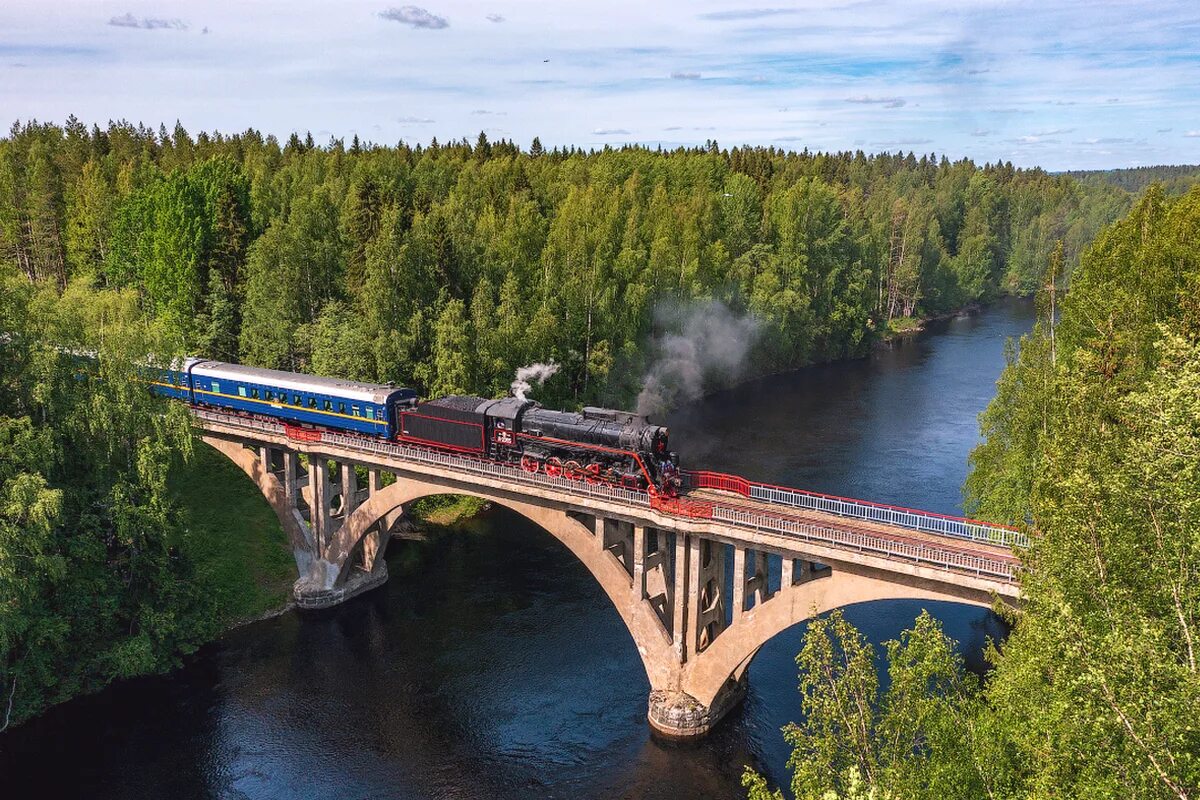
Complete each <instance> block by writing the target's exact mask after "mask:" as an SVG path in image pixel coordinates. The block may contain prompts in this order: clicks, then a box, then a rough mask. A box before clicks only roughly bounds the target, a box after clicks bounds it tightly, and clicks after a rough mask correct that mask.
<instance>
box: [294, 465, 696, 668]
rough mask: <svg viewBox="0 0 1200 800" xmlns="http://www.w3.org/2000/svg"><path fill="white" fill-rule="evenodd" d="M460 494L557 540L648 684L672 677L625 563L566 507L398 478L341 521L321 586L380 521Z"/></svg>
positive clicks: (662, 636) (340, 574) (342, 570)
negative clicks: (590, 582)
mask: <svg viewBox="0 0 1200 800" xmlns="http://www.w3.org/2000/svg"><path fill="white" fill-rule="evenodd" d="M443 494H460V495H468V496H471V497H478V498H480V499H482V500H487V501H488V502H491V503H496V504H497V505H501V506H504V507H505V508H507V509H509V510H510V511H513V512H514V513H517V514H520V515H521V516H523V517H525V518H526V519H528V520H530V521H531V522H533V523H534V524H535V525H537V526H538V527H540V528H542V529H543V530H545V531H546V532H548V533H549V534H550V535H551V536H553V537H554V538H555V539H556V540H558V541H559V542H560V543H561V544H562V545H563V546H564V547H566V548H567V549H568V550H569V551H570V552H571V553H572V554H573V555H574V556H575V558H577V559H578V560H579V561H580V562H581V563H582V564H583V565H584V567H585V568H587V570H588V572H590V573H591V575H592V577H593V578H595V580H596V582H597V583H599V584H600V587H601V588H602V589H603V590H604V593H605V594H606V595H607V596H608V599H609V600H610V601H611V602H612V604H613V607H614V608H616V610H617V613H618V614H620V616H621V619H622V621H623V622H624V623H625V627H626V629H627V630H628V631H629V634H630V636H631V637H632V638H633V642H634V646H635V647H636V648H637V651H638V655H639V656H640V657H641V660H642V665H643V667H644V668H645V670H646V677H647V678H648V679H649V681H650V684H651V686H662V685H665V684H666V683H667V682H668V681H669V680H670V679H671V676H672V669H671V667H672V664H673V661H672V649H671V639H670V637H669V636H667V634H666V633H665V632H664V631H663V629H662V627H661V625H660V624H659V621H658V618H657V617H656V616H655V613H654V611H653V610H652V609H651V608H650V607H649V605H648V604H646V603H645V602H644V601H642V600H641V599H640V598H638V597H637V596H636V595H635V593H634V591H633V582H632V578H631V577H630V574H629V573H628V572H627V571H626V570H625V567H624V566H623V565H622V564H621V563H620V562H619V561H618V560H617V559H616V558H614V557H613V555H612V554H611V553H610V552H608V551H607V550H606V549H605V548H604V547H603V542H602V541H599V540H598V538H597V533H596V530H595V529H589V528H588V526H587V525H585V524H583V523H582V522H580V521H579V520H578V519H577V518H575V517H574V516H572V515H570V514H568V513H567V512H566V511H565V510H563V509H559V508H554V507H549V506H545V505H540V504H534V503H527V502H523V501H521V500H518V499H515V498H513V497H509V496H504V495H500V494H498V493H491V492H484V491H478V490H475V489H471V488H469V487H448V486H446V485H445V484H443V483H440V482H432V481H425V480H421V479H418V478H410V477H405V476H397V480H396V482H395V483H393V484H391V485H390V486H387V487H384V488H383V489H380V490H379V491H376V492H375V493H374V494H372V495H371V496H370V497H369V498H367V499H366V500H365V501H364V502H363V503H362V504H361V505H359V506H358V507H357V508H356V509H355V510H354V511H353V512H352V513H351V514H349V515H348V516H347V517H346V519H345V520H344V521H343V523H342V525H341V527H340V528H339V529H338V531H337V533H336V534H335V535H334V536H333V538H332V539H331V541H330V543H329V546H328V547H327V548H326V549H325V552H324V553H323V554H322V555H321V558H320V560H319V564H318V565H316V566H317V569H316V570H315V572H316V573H317V574H321V575H323V580H324V583H325V588H327V589H332V588H334V587H335V586H337V585H339V584H340V583H342V582H344V581H345V580H346V573H347V572H348V569H347V565H349V564H351V563H352V561H353V555H354V553H355V550H356V549H357V548H359V547H361V546H362V543H363V541H364V539H365V538H366V537H367V535H368V534H369V533H370V532H371V531H372V529H373V528H374V526H375V525H376V524H377V523H379V521H380V520H383V519H385V518H387V517H388V516H390V515H392V514H393V513H394V512H395V511H396V510H397V509H400V508H402V507H404V506H406V505H408V504H409V503H412V502H414V501H416V500H420V499H421V498H424V497H429V496H432V495H443Z"/></svg>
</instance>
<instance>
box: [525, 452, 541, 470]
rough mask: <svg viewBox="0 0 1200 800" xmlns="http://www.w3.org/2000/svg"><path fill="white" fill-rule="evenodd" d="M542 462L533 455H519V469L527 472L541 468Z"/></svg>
mask: <svg viewBox="0 0 1200 800" xmlns="http://www.w3.org/2000/svg"><path fill="white" fill-rule="evenodd" d="M541 467H542V463H541V462H540V461H538V460H537V459H536V458H534V457H533V456H521V469H523V470H525V471H526V472H528V473H531V474H532V473H534V472H537V471H538V470H539V469H541Z"/></svg>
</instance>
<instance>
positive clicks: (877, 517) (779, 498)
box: [682, 470, 1029, 547]
mask: <svg viewBox="0 0 1200 800" xmlns="http://www.w3.org/2000/svg"><path fill="white" fill-rule="evenodd" d="M682 475H683V479H684V484H685V486H687V487H688V488H696V489H718V490H721V491H727V492H734V493H736V494H739V495H741V496H742V497H747V498H750V499H752V500H762V501H764V502H767V503H777V504H779V505H785V506H792V507H793V508H804V509H808V510H811V511H821V512H824V513H826V514H836V515H838V516H839V517H849V518H851V519H861V520H865V521H868V522H881V523H883V524H885V525H896V526H898V527H901V528H909V529H911V530H916V531H924V532H926V533H936V534H939V535H941V536H955V537H958V538H961V539H970V540H971V541H975V542H988V543H990V544H1002V545H1007V546H1008V547H1028V546H1029V538H1028V537H1027V536H1026V535H1025V534H1024V533H1022V532H1021V531H1019V530H1017V529H1016V528H1010V527H1007V526H1005V525H992V524H989V523H986V522H980V521H978V520H973V519H967V518H965V517H952V516H949V515H946V514H936V513H934V512H932V511H919V510H917V509H913V508H904V507H901V506H890V505H886V504H883V503H872V502H870V501H869V500H855V499H853V498H850V497H838V496H837V495H830V494H821V493H819V492H807V491H804V490H802V489H788V488H785V487H782V486H772V485H770V484H766V483H754V482H751V481H747V480H746V479H745V478H741V477H739V476H737V475H725V474H723V473H720V472H706V471H699V470H697V471H691V470H683V472H682Z"/></svg>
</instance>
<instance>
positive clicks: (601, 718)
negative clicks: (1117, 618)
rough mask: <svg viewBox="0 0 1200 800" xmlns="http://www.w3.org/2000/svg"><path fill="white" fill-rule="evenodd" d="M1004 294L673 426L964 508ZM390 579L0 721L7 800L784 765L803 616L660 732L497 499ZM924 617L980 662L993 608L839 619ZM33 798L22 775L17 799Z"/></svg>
mask: <svg viewBox="0 0 1200 800" xmlns="http://www.w3.org/2000/svg"><path fill="white" fill-rule="evenodd" d="M1032 315H1033V310H1032V306H1031V304H1030V303H1028V302H1024V301H1003V302H1000V303H997V304H995V305H992V306H991V307H989V308H987V309H985V310H984V311H982V312H980V313H977V314H973V315H969V316H961V317H957V318H954V319H951V320H947V321H943V322H938V323H935V324H933V325H931V326H930V328H929V330H928V331H927V332H926V333H924V334H922V335H920V336H917V337H914V338H911V339H906V340H903V341H901V342H898V343H897V344H895V345H894V346H892V347H889V348H885V349H881V350H878V351H877V352H875V353H873V354H872V355H871V356H870V357H869V358H865V359H861V360H857V361H850V362H841V363H837V364H829V365H824V366H817V367H811V368H807V369H803V370H799V371H797V372H793V373H788V374H785V375H778V376H773V377H770V378H764V379H762V380H757V381H754V382H751V383H747V384H743V385H741V386H739V387H737V388H735V389H732V390H729V391H726V392H722V393H720V394H717V395H713V396H710V397H707V398H705V399H703V400H700V401H698V402H696V403H694V404H692V405H690V406H688V407H686V408H683V409H680V410H679V411H677V412H676V413H675V414H673V415H671V418H670V419H668V420H667V422H668V423H669V424H670V425H671V428H672V441H673V443H674V444H675V446H676V447H677V449H679V450H680V453H681V457H682V459H683V460H684V463H685V466H696V467H700V466H703V467H705V468H709V469H715V470H720V471H724V472H733V473H738V474H742V475H745V476H746V477H748V478H753V479H757V480H762V481H766V482H771V483H778V484H785V485H793V486H798V487H802V488H808V489H815V490H820V491H825V492H831V493H836V494H841V495H849V496H855V497H863V498H868V499H871V500H876V501H882V502H888V503H894V504H900V505H908V506H915V507H919V508H925V509H928V510H931V511H938V512H943V513H956V512H958V511H960V486H961V485H962V482H963V478H964V477H965V475H966V467H967V464H966V459H967V454H968V452H969V451H970V449H971V447H972V446H973V445H974V444H975V442H976V441H977V438H978V426H977V419H976V418H977V415H978V414H979V412H980V411H982V410H983V408H984V407H985V406H986V405H987V403H988V401H989V400H990V399H991V397H992V395H993V393H994V390H995V380H996V378H997V377H998V376H999V374H1000V371H1001V369H1002V368H1003V365H1004V359H1003V348H1004V342H1005V340H1006V339H1007V338H1008V337H1015V336H1019V335H1021V334H1022V333H1024V332H1026V331H1027V330H1028V329H1029V328H1030V327H1031V324H1032ZM388 568H389V570H390V572H391V579H390V580H389V582H388V584H387V585H386V586H385V587H383V588H381V589H379V590H377V591H375V592H372V593H370V594H368V595H365V596H363V597H360V598H357V599H355V600H353V601H351V602H349V603H347V604H346V605H344V606H342V607H340V608H337V609H334V610H332V611H329V612H324V613H319V614H300V613H295V612H293V613H288V614H285V615H283V616H281V617H277V618H275V619H271V620H267V621H263V622H259V623H255V624H253V625H248V626H245V627H242V628H240V629H237V630H235V631H232V632H230V633H228V634H226V635H225V636H224V637H222V639H221V640H220V641H218V642H216V643H215V644H213V645H210V646H208V647H206V648H204V649H202V650H201V651H200V652H199V653H198V654H196V655H195V656H194V657H192V658H190V659H189V660H188V664H187V665H186V666H185V667H183V668H182V669H179V670H177V671H175V672H173V673H171V674H169V675H164V676H157V677H150V678H141V679H137V680H129V681H123V682H121V683H119V684H116V685H113V686H111V687H109V688H108V689H106V690H105V691H103V692H100V693H99V694H96V695H94V696H90V697H84V698H79V699H76V700H73V701H71V702H69V703H66V704H63V705H61V706H59V707H57V708H54V709H52V710H51V711H49V712H48V713H47V714H45V715H44V716H42V717H41V718H39V719H36V720H34V721H32V722H30V723H28V724H26V725H24V726H22V727H20V728H18V729H16V730H14V731H11V732H9V733H8V734H6V735H5V736H2V737H0V777H2V778H3V785H4V787H5V790H6V793H8V794H9V795H10V796H13V797H18V796H24V795H25V794H26V793H28V794H31V795H32V794H37V795H38V796H43V797H58V796H64V797H90V798H156V799H157V798H171V800H187V799H188V798H207V797H220V798H281V800H282V799H283V798H288V799H289V800H290V799H291V798H527V797H539V798H586V797H596V798H601V797H603V798H663V799H664V800H665V799H666V798H710V797H711V798H737V797H742V791H741V789H740V785H739V778H740V775H741V772H742V768H743V765H745V764H752V765H754V766H755V767H756V768H758V769H760V770H765V771H766V773H767V774H768V776H769V777H770V778H771V780H772V781H773V782H774V783H776V784H786V783H787V780H788V775H787V771H786V769H785V764H786V762H787V756H788V748H787V746H786V745H785V744H784V742H783V739H782V736H781V735H780V732H779V729H780V727H781V726H783V725H784V724H785V723H787V722H788V721H790V720H794V719H796V718H797V716H798V715H799V696H798V694H797V692H796V683H797V680H796V669H795V665H794V663H793V658H794V656H795V653H796V652H797V650H798V649H799V646H800V638H801V636H802V634H803V626H797V627H795V628H793V629H791V630H789V631H787V632H785V633H783V634H781V635H779V636H777V637H775V638H774V639H773V640H771V641H770V642H768V643H767V644H766V645H765V646H764V647H763V648H762V650H761V651H760V652H759V654H758V656H757V657H756V658H755V660H754V661H753V663H752V664H751V667H750V689H749V692H748V695H747V698H746V701H745V703H743V704H742V706H740V707H739V708H738V709H736V710H735V711H734V712H733V713H732V714H730V716H729V717H727V718H726V719H725V720H724V721H723V722H722V724H721V725H720V726H719V727H718V728H717V729H716V730H715V731H714V732H713V733H712V734H711V735H710V736H709V737H707V738H706V739H704V740H703V741H702V742H700V743H697V744H690V745H673V744H665V743H661V742H659V741H658V740H656V739H654V738H653V737H651V735H650V731H649V728H648V726H647V724H646V720H645V714H646V695H647V692H648V691H649V685H648V683H647V681H646V677H645V674H644V673H643V671H642V667H641V662H640V660H639V658H638V655H637V652H636V651H635V649H634V647H633V642H632V640H631V639H630V638H629V635H628V634H627V633H626V632H625V630H624V627H623V626H622V623H621V620H620V618H619V617H618V615H617V613H616V612H615V611H614V610H613V609H612V608H611V606H610V605H609V604H608V601H607V599H606V598H605V596H604V594H603V592H602V591H601V590H600V588H599V587H598V586H597V585H596V584H595V583H594V582H593V581H592V579H591V577H590V576H589V574H588V573H587V571H586V570H585V569H584V568H583V567H582V566H581V565H580V564H578V563H577V562H575V561H574V560H573V558H572V557H571V556H570V554H569V553H568V552H567V551H566V550H565V549H564V548H562V547H561V546H560V545H559V544H557V542H555V540H554V539H552V538H551V537H550V536H549V534H547V533H545V532H543V531H541V530H540V529H538V528H536V527H535V526H533V525H532V524H530V523H528V522H526V521H524V520H523V519H522V518H520V517H517V516H515V515H513V514H512V513H509V512H507V511H505V510H503V509H494V510H491V511H488V512H486V513H485V514H483V515H482V516H481V517H479V518H478V519H475V520H472V521H471V522H470V523H469V524H468V525H467V526H466V527H465V529H464V530H462V531H458V532H455V533H453V534H449V535H441V536H437V537H435V538H433V539H432V540H431V541H429V542H425V543H412V542H395V543H393V544H392V545H391V547H390V550H389V554H388ZM923 607H927V608H929V609H930V611H931V612H932V613H934V614H935V615H936V616H937V617H938V618H939V619H941V620H942V622H943V623H944V625H945V629H946V631H947V632H948V633H949V634H950V635H951V636H952V637H953V638H955V639H957V640H958V641H959V642H960V643H961V647H962V649H963V653H964V655H965V656H966V658H967V659H968V662H969V663H971V664H972V665H974V666H975V667H976V668H978V667H979V665H980V663H981V652H982V648H983V646H984V642H985V639H986V637H988V636H993V637H994V636H998V635H1001V634H1002V629H1001V626H1000V623H999V621H998V620H996V619H995V618H994V617H993V616H992V615H991V614H990V613H988V612H986V611H983V610H980V609H975V608H969V607H965V606H959V605H954V604H950V603H928V602H917V601H911V602H909V601H904V602H880V603H869V604H863V605H860V606H855V607H851V608H849V609H847V612H846V613H847V617H848V618H849V619H850V620H851V621H852V622H853V623H854V624H855V625H857V626H858V627H859V628H860V629H861V630H862V631H863V632H864V633H865V634H866V635H867V636H868V637H869V638H870V639H871V640H872V641H874V642H883V641H886V640H888V639H892V638H896V637H897V636H898V635H899V634H900V632H901V631H902V630H904V629H905V628H906V627H909V626H910V625H911V624H912V621H913V619H914V618H915V617H916V615H917V614H918V613H920V611H921V609H922V608H923ZM23 790H24V791H23Z"/></svg>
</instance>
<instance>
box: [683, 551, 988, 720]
mask: <svg viewBox="0 0 1200 800" xmlns="http://www.w3.org/2000/svg"><path fill="white" fill-rule="evenodd" d="M876 600H939V601H948V602H954V603H964V604H967V605H973V606H977V607H982V608H992V607H993V605H994V603H995V599H994V598H993V597H991V596H989V595H987V594H985V593H983V592H980V591H969V590H966V589H959V590H947V588H946V587H944V586H934V585H920V584H919V583H918V584H916V585H912V584H910V585H901V584H898V583H896V581H895V580H894V578H893V579H892V580H888V579H887V577H886V576H883V575H877V574H872V571H870V570H865V569H855V568H854V567H851V568H849V569H846V568H839V567H835V568H834V569H833V571H832V574H831V575H829V576H828V577H825V578H817V579H815V580H810V581H807V582H805V583H800V584H796V585H794V586H791V587H784V588H782V589H781V590H780V591H778V592H776V593H775V594H773V595H772V596H771V597H770V598H769V599H768V600H766V601H765V602H763V603H761V604H759V605H756V606H755V607H754V608H752V609H751V610H749V611H746V612H743V613H742V614H740V615H739V617H738V618H737V619H736V620H735V621H734V624H732V625H730V626H729V627H728V628H726V629H725V630H724V631H722V633H721V635H720V636H718V637H717V638H716V640H715V641H714V642H713V643H712V644H711V645H710V646H709V647H708V648H707V649H706V650H705V651H704V657H703V658H701V659H698V660H697V661H696V662H695V663H693V664H692V665H690V668H689V669H688V670H687V674H686V677H685V680H684V691H686V692H687V693H688V694H689V695H691V696H692V697H694V698H695V699H696V700H698V701H699V702H701V703H703V704H704V705H706V706H709V707H712V706H713V705H714V704H715V703H717V701H718V699H719V697H720V695H721V694H722V693H723V692H725V691H729V690H730V689H731V688H733V687H734V685H735V684H737V683H738V682H739V681H741V679H742V678H743V676H744V675H745V672H746V670H747V669H748V668H749V666H750V662H751V661H752V660H753V659H754V656H755V655H757V654H758V651H759V650H760V649H761V648H762V647H763V645H765V644H766V643H767V642H768V641H770V640H771V639H772V638H774V637H775V636H777V635H778V634H780V633H782V632H784V631H785V630H787V629H788V628H790V627H792V626H793V625H798V624H799V623H801V622H805V621H807V620H811V619H814V618H815V617H818V616H820V615H821V614H825V613H828V612H830V611H833V610H835V609H838V608H845V607H847V606H853V605H858V604H859V603H869V602H873V601H876Z"/></svg>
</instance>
